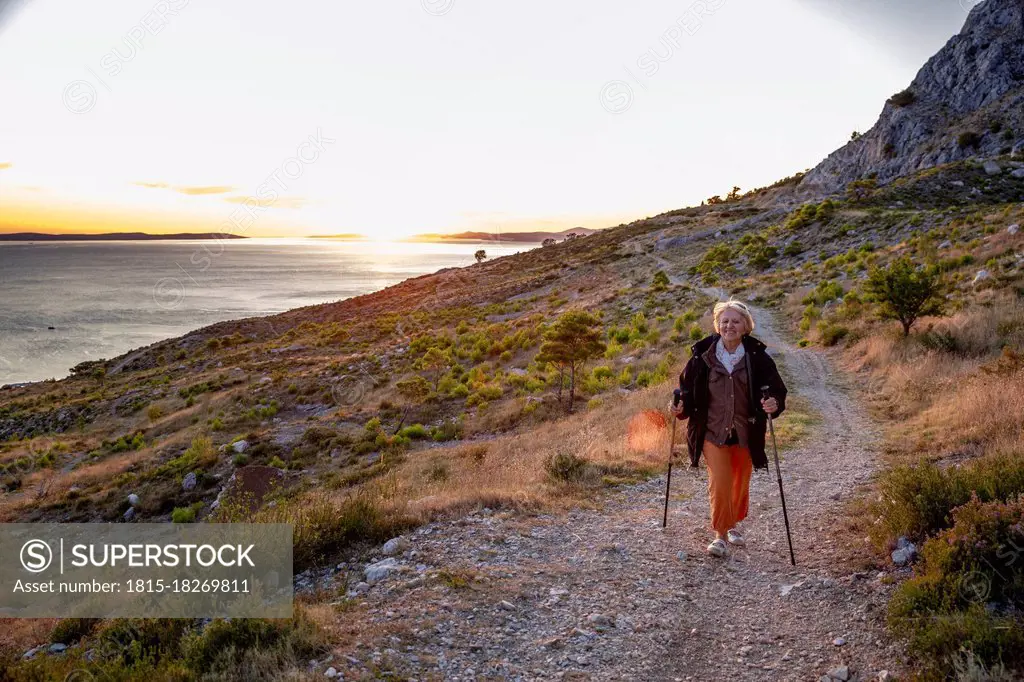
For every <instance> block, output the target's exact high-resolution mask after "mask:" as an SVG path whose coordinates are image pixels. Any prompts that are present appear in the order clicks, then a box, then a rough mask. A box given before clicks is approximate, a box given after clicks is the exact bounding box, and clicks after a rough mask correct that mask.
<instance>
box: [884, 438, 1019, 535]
mask: <svg viewBox="0 0 1024 682" xmlns="http://www.w3.org/2000/svg"><path fill="white" fill-rule="evenodd" d="M879 487H880V493H881V500H880V501H879V502H877V503H876V505H875V511H876V513H877V515H878V516H879V517H880V518H881V523H880V530H881V532H882V533H883V534H884V535H882V536H879V537H878V539H879V540H880V541H884V540H885V539H887V538H894V537H897V536H900V535H905V536H908V537H913V538H925V537H928V536H931V535H934V534H935V533H937V532H939V531H942V530H945V529H947V528H949V527H950V525H952V523H953V510H954V509H956V508H957V507H959V506H960V505H963V504H966V503H967V502H969V501H970V500H971V496H972V495H976V496H977V497H978V499H979V500H981V501H982V502H991V501H1006V500H1010V499H1013V498H1014V497H1015V496H1016V495H1018V494H1020V493H1024V453H1021V452H1017V451H1013V450H1010V451H1005V452H999V453H993V454H990V455H986V456H985V457H982V458H980V459H977V460H975V461H973V462H970V463H969V464H966V465H964V466H959V467H948V468H945V469H943V468H940V467H938V466H936V465H934V464H931V463H929V462H920V463H918V464H915V465H911V466H908V465H901V466H897V467H894V468H892V469H889V470H888V471H886V472H885V473H883V474H882V476H881V479H880V486H879Z"/></svg>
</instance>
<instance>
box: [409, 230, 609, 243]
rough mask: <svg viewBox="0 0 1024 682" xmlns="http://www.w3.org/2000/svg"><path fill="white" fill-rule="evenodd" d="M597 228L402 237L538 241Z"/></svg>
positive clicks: (477, 240)
mask: <svg viewBox="0 0 1024 682" xmlns="http://www.w3.org/2000/svg"><path fill="white" fill-rule="evenodd" d="M595 232H597V230H590V229H587V228H585V227H574V228H572V229H569V230H562V231H561V232H542V231H537V232H458V233H456V234H437V233H433V232H429V233H426V234H415V235H413V236H411V237H408V238H406V239H403V240H402V241H406V242H474V243H475V242H512V243H520V244H524V243H539V242H543V241H544V240H545V239H555V240H558V239H565V238H567V237H568V236H569V235H571V234H575V235H576V236H577V237H586V236H588V235H591V234H594V233H595Z"/></svg>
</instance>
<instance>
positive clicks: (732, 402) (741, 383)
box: [704, 344, 751, 448]
mask: <svg viewBox="0 0 1024 682" xmlns="http://www.w3.org/2000/svg"><path fill="white" fill-rule="evenodd" d="M716 347H717V344H712V345H711V346H710V347H709V348H708V349H707V350H706V351H704V359H705V360H706V361H707V363H708V365H709V367H710V369H709V371H710V374H709V375H708V398H709V401H710V402H709V405H708V408H709V409H708V425H707V434H706V436H705V438H707V439H709V440H711V442H713V443H714V444H715V445H725V441H726V440H727V439H728V438H729V433H730V432H731V431H732V429H736V437H737V440H738V441H739V444H740V445H741V446H742V447H745V448H746V447H749V440H748V427H749V426H750V423H749V422H748V421H747V419H748V418H749V417H750V416H751V409H750V385H749V380H748V372H747V362H746V356H744V359H743V360H742V361H740V363H739V364H738V365H736V367H734V368H733V370H732V374H729V370H727V369H726V368H725V365H723V364H722V361H721V360H719V359H718V354H717V353H715V349H716Z"/></svg>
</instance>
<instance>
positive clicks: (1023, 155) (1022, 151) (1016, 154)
mask: <svg viewBox="0 0 1024 682" xmlns="http://www.w3.org/2000/svg"><path fill="white" fill-rule="evenodd" d="M1010 156H1011V157H1012V158H1014V159H1024V140H1021V141H1020V142H1018V143H1017V144H1015V145H1013V152H1012V153H1011V154H1010Z"/></svg>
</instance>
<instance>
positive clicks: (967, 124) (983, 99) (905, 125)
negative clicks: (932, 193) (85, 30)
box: [801, 0, 1024, 194]
mask: <svg viewBox="0 0 1024 682" xmlns="http://www.w3.org/2000/svg"><path fill="white" fill-rule="evenodd" d="M1022 143H1024V0H986V2H984V3H982V4H980V5H978V6H977V7H975V8H974V10H973V11H972V12H971V13H970V15H969V16H968V18H967V22H966V23H965V24H964V27H963V29H962V30H961V32H960V33H959V34H958V35H956V36H953V37H952V38H951V39H950V40H949V42H948V43H947V44H946V45H945V47H943V48H942V50H940V51H939V52H938V53H937V54H936V55H935V56H934V57H932V58H931V59H930V60H929V61H928V63H927V64H925V65H924V67H923V68H922V69H921V70H920V72H918V74H917V77H916V78H915V79H914V81H913V83H911V84H910V86H909V87H908V88H907V90H905V91H903V92H901V93H898V94H897V95H894V96H893V97H892V98H890V100H889V101H888V102H886V104H885V107H884V109H883V110H882V114H881V116H880V117H879V119H878V122H877V123H876V124H875V125H874V127H873V128H871V130H869V131H868V132H867V133H865V134H864V135H862V136H861V137H859V138H858V139H855V140H852V141H851V142H850V143H849V144H847V145H846V146H844V147H842V148H841V149H839V150H837V151H835V152H833V153H832V154H831V155H830V156H829V157H828V158H827V159H825V160H824V161H823V162H822V163H821V164H819V165H818V166H817V167H816V168H814V169H813V170H812V171H810V172H809V173H808V174H807V176H806V177H805V178H804V180H803V182H802V183H801V191H802V193H806V192H812V193H815V194H819V193H834V192H841V191H843V190H844V189H845V187H846V185H847V184H848V183H850V182H852V181H854V180H857V179H859V178H862V177H865V176H867V175H870V174H872V173H877V177H878V180H879V182H882V183H885V182H887V181H889V180H892V179H894V178H896V177H899V176H901V175H905V174H907V173H911V172H914V171H916V170H921V169H924V168H929V167H932V166H936V165H939V164H943V163H948V162H951V161H957V160H960V159H964V158H968V157H972V156H995V155H999V154H1006V153H1010V152H1011V151H1012V150H1014V149H1016V150H1017V152H1016V153H1018V154H1020V153H1021V150H1022V148H1024V144H1022Z"/></svg>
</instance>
